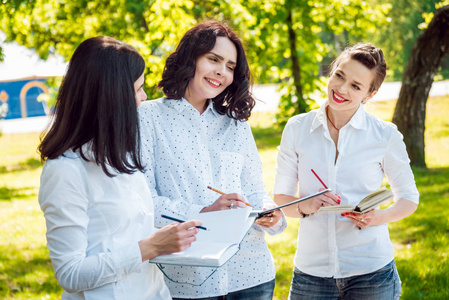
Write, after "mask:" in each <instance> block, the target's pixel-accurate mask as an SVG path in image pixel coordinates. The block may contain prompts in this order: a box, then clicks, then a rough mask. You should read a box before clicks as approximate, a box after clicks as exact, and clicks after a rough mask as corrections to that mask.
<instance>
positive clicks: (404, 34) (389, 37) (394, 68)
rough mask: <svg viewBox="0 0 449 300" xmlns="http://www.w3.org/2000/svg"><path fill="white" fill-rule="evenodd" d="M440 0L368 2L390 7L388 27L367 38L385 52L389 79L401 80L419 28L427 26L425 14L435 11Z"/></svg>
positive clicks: (382, 26) (386, 24) (419, 31)
mask: <svg viewBox="0 0 449 300" xmlns="http://www.w3.org/2000/svg"><path fill="white" fill-rule="evenodd" d="M439 1H440V0H387V1H385V0H368V2H369V3H371V4H372V5H376V4H378V3H389V4H390V5H391V9H390V11H389V13H388V16H387V21H388V22H386V23H383V24H380V26H379V28H378V30H377V31H375V32H372V33H370V34H369V35H368V38H369V40H371V41H372V42H373V43H374V44H375V45H376V46H378V47H380V48H382V49H383V50H384V54H385V59H386V60H387V63H388V68H389V71H388V77H389V78H390V79H392V80H401V78H402V75H403V72H404V69H405V66H406V64H407V61H408V57H409V55H410V51H411V49H412V46H413V44H414V43H415V41H416V40H417V38H418V36H419V35H420V34H421V33H422V30H420V29H419V28H418V25H419V24H421V23H423V22H424V18H423V13H429V12H434V11H435V4H436V3H437V2H439Z"/></svg>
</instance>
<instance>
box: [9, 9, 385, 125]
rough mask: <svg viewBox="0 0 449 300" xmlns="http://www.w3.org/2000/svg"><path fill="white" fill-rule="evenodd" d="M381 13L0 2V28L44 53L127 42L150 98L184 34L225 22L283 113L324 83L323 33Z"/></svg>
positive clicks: (304, 104)
mask: <svg viewBox="0 0 449 300" xmlns="http://www.w3.org/2000/svg"><path fill="white" fill-rule="evenodd" d="M379 8H380V9H379ZM385 10H386V9H385V6H380V7H369V6H368V5H367V4H366V2H364V1H362V0H347V1H344V2H342V1H338V0H322V1H308V0H247V1H244V0H226V1H219V0H210V1H201V0H147V1H141V0H107V1H106V0H97V1H87V0H34V1H26V0H12V1H9V0H4V1H3V4H2V5H1V7H0V14H1V15H2V19H1V21H0V29H1V30H2V31H4V32H5V33H6V34H7V37H8V40H15V41H17V42H18V43H19V44H21V45H25V46H27V47H30V48H34V49H36V51H37V52H38V53H39V55H40V56H41V57H42V58H46V57H47V56H48V55H49V54H51V53H55V52H57V53H59V54H61V55H63V56H64V57H65V58H66V59H69V58H70V56H71V54H72V53H73V51H74V49H75V48H76V47H77V45H78V44H79V43H80V42H81V41H83V40H84V39H86V38H89V37H93V36H97V35H108V36H112V37H115V38H117V39H120V40H123V41H125V42H127V43H130V44H131V45H133V46H135V47H136V48H137V49H138V50H139V51H140V52H141V53H142V54H143V56H144V57H145V59H146V62H147V70H146V83H147V91H148V94H149V97H150V98H151V97H157V96H159V95H160V94H159V92H158V91H157V90H156V89H155V86H156V84H157V81H158V80H159V78H160V75H161V73H162V69H163V66H164V59H165V57H166V55H167V54H168V53H169V52H170V51H172V50H173V47H174V46H175V45H176V44H177V42H178V41H179V40H180V38H181V36H182V35H183V34H184V32H185V31H187V30H188V29H189V28H190V27H192V26H193V25H194V24H196V23H197V22H198V21H201V20H204V19H208V18H213V19H216V20H219V21H228V23H230V25H232V26H233V27H234V28H235V29H236V31H237V32H239V33H240V36H241V37H242V39H243V40H244V42H245V44H246V46H247V50H248V57H249V61H250V65H251V68H252V70H253V71H254V73H255V75H256V76H255V77H256V81H258V82H268V81H275V82H281V83H282V85H281V87H282V91H283V96H282V101H281V111H282V112H283V115H285V116H286V117H288V116H290V115H293V114H295V113H298V112H302V111H306V110H308V109H309V107H310V106H311V105H313V103H314V102H313V100H312V99H313V96H312V94H313V93H314V92H315V91H316V90H320V89H321V87H322V85H323V81H322V79H320V76H319V75H320V74H319V70H320V69H319V65H320V63H321V62H322V61H323V57H324V56H325V55H326V54H327V53H328V52H329V51H332V49H334V47H333V46H332V45H331V44H329V43H326V42H323V39H322V35H323V34H324V33H328V34H331V36H333V37H338V36H339V35H341V34H342V33H346V36H347V35H348V34H347V33H350V36H352V37H356V38H361V37H363V36H364V35H365V34H366V33H367V32H369V31H373V30H374V29H375V26H376V24H378V23H379V22H381V21H379V20H383V19H384V13H385ZM334 40H335V38H334ZM334 40H333V41H334Z"/></svg>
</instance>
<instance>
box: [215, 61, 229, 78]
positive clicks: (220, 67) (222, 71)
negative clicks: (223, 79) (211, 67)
mask: <svg viewBox="0 0 449 300" xmlns="http://www.w3.org/2000/svg"><path fill="white" fill-rule="evenodd" d="M225 69H226V64H219V65H218V66H217V69H216V70H215V74H217V75H218V76H224V74H225Z"/></svg>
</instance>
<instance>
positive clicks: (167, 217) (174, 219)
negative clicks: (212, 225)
mask: <svg viewBox="0 0 449 300" xmlns="http://www.w3.org/2000/svg"><path fill="white" fill-rule="evenodd" d="M161 217H162V218H164V219H168V220H172V221H175V222H179V223H184V222H185V221H183V220H180V219H176V218H173V217H170V216H167V215H161ZM195 227H196V228H198V229H203V230H206V231H209V229H207V228H206V227H203V226H195Z"/></svg>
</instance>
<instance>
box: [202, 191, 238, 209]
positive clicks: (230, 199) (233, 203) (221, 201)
mask: <svg viewBox="0 0 449 300" xmlns="http://www.w3.org/2000/svg"><path fill="white" fill-rule="evenodd" d="M239 207H246V204H245V199H244V198H243V197H242V196H240V195H239V194H236V193H234V194H224V195H221V196H220V198H218V199H217V200H215V202H214V203H212V204H211V205H209V206H206V207H205V208H203V209H202V210H201V212H202V213H204V212H209V211H216V210H225V209H231V208H239Z"/></svg>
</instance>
